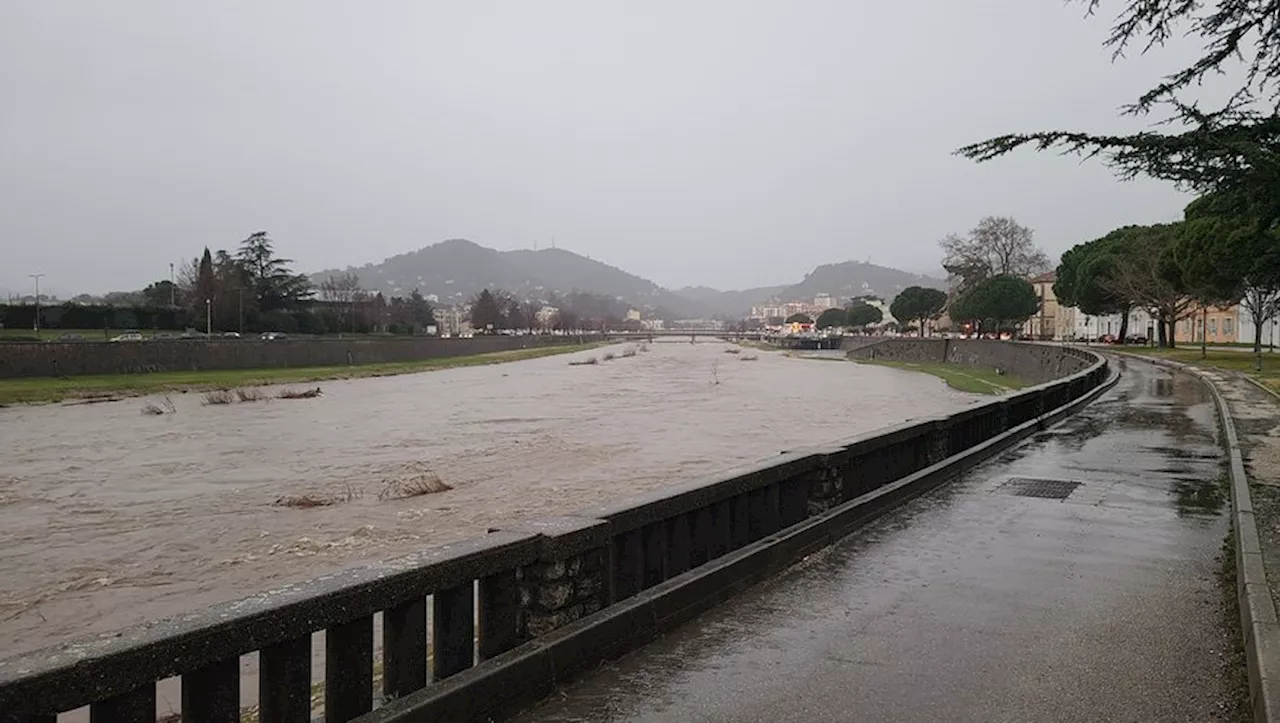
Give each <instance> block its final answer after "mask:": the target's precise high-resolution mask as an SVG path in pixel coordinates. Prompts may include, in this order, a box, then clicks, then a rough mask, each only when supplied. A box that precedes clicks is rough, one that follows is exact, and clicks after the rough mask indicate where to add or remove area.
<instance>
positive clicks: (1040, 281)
mask: <svg viewBox="0 0 1280 723" xmlns="http://www.w3.org/2000/svg"><path fill="white" fill-rule="evenodd" d="M1057 278H1058V277H1057V275H1056V274H1054V272H1052V271H1050V272H1049V273H1046V274H1040V275H1039V276H1037V277H1035V278H1033V279H1031V286H1032V288H1034V289H1035V290H1036V296H1037V297H1039V299H1040V311H1038V312H1036V314H1035V315H1034V316H1032V317H1031V318H1030V319H1027V325H1026V326H1025V327H1023V328H1024V331H1025V332H1026V334H1027V335H1028V336H1030V337H1031V338H1032V339H1042V340H1049V339H1054V338H1061V337H1060V334H1061V331H1060V330H1059V328H1058V317H1059V316H1061V313H1060V311H1061V309H1060V308H1059V307H1058V297H1057V296H1054V294H1053V282H1054V281H1056V280H1057Z"/></svg>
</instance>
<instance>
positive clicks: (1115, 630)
mask: <svg viewBox="0 0 1280 723" xmlns="http://www.w3.org/2000/svg"><path fill="white" fill-rule="evenodd" d="M1114 363H1117V364H1119V365H1120V367H1121V368H1122V370H1123V372H1124V377H1123V378H1122V380H1121V381H1120V384H1119V385H1118V386H1117V387H1116V388H1115V389H1114V390H1112V391H1111V392H1109V393H1108V394H1107V395H1106V396H1105V397H1103V398H1102V399H1101V400H1099V401H1098V402H1096V403H1095V404H1094V405H1092V406H1090V407H1089V408H1087V409H1085V410H1084V411H1082V412H1081V413H1080V414H1079V415H1077V416H1075V417H1073V418H1071V419H1069V420H1068V421H1066V422H1065V423H1064V424H1062V425H1060V426H1058V427H1055V428H1053V429H1051V430H1048V431H1046V432H1043V433H1041V434H1039V435H1037V436H1036V437H1034V438H1033V439H1031V440H1028V441H1027V442H1025V443H1024V444H1022V445H1020V446H1018V447H1016V448H1014V449H1012V450H1009V451H1008V452H1006V453H1005V454H1003V455H1002V456H1001V457H999V458H998V459H995V460H992V461H990V462H988V463H987V464H985V465H983V466H982V467H980V468H978V469H976V470H974V471H973V472H971V473H970V474H968V475H966V476H965V478H964V479H963V480H959V481H958V482H956V483H954V484H952V485H949V486H947V487H944V488H942V489H940V490H939V491H938V492H936V493H934V494H932V495H929V496H927V497H925V498H922V499H919V500H916V501H915V502H913V503H911V504H909V505H907V506H906V507H904V508H902V509H900V510H899V511H897V512H895V513H893V514H891V515H889V516H887V517H885V518H882V519H881V520H879V521H878V522H876V523H874V524H872V525H870V526H868V527H867V528H865V529H863V530H862V531H860V532H859V533H857V534H855V535H853V536H851V537H849V538H847V539H845V540H844V541H842V542H841V543H840V544H837V545H836V546H834V547H832V548H830V549H828V550H826V551H824V552H822V553H819V554H815V555H813V556H811V557H810V558H808V559H807V560H806V561H805V562H803V563H801V564H800V565H798V566H796V567H795V568H792V569H791V570H789V571H788V572H786V573H784V574H783V575H780V576H779V577H778V578H776V579H774V580H771V581H769V582H768V583H765V584H763V585H761V586H759V587H757V588H755V589H753V590H751V591H749V592H747V593H745V594H743V595H741V596H739V597H738V598H735V599H734V600H732V601H730V602H728V603H726V604H725V605H722V606H720V607H718V608H716V609H715V610H713V611H710V612H709V613H707V614H705V615H703V616H701V617H700V618H698V619H696V620H694V621H692V622H690V623H689V624H687V625H685V626H684V627H683V628H681V629H680V630H679V631H677V632H676V633H675V634H672V635H670V636H667V637H665V638H663V639H662V640H659V641H657V642H655V643H652V644H650V645H648V646H647V647H645V648H643V649H641V650H638V651H636V652H634V653H632V654H631V655H628V656H626V657H624V658H622V659H620V660H618V661H615V662H613V663H611V664H608V665H606V666H604V667H603V668H601V669H600V670H599V671H597V672H595V673H594V674H592V675H591V676H588V677H586V678H584V679H582V680H580V681H579V682H577V683H575V684H573V685H570V686H568V687H566V688H565V689H563V690H562V691H561V692H560V693H559V694H557V695H556V696H554V697H553V698H552V699H550V700H548V701H546V702H544V703H542V704H541V705H539V706H537V707H536V708H534V709H532V710H530V711H526V712H525V713H524V714H523V715H522V716H520V717H518V718H517V720H518V721H521V723H533V722H535V721H537V722H540V723H546V722H551V721H556V722H568V721H575V722H578V721H592V722H596V723H603V722H605V721H761V722H765V721H767V722H769V723H777V722H779V721H913V722H915V721H947V722H954V721H975V722H976V721H983V722H991V721H1019V722H1021V721H1081V722H1089V723H1096V722H1097V721H1218V720H1227V719H1228V718H1226V714H1225V713H1224V711H1223V706H1224V701H1226V700H1227V698H1228V695H1229V694H1228V691H1227V682H1226V678H1227V663H1226V661H1225V659H1224V655H1225V651H1224V648H1225V647H1226V645H1227V636H1226V632H1225V628H1224V625H1223V620H1224V614H1223V611H1222V607H1221V603H1220V601H1221V593H1220V589H1219V587H1218V583H1217V579H1216V575H1217V572H1218V569H1219V553H1220V549H1221V544H1222V540H1223V536H1224V535H1225V534H1226V532H1227V529H1228V528H1227V521H1226V517H1225V509H1224V505H1225V503H1226V500H1225V498H1224V496H1223V493H1222V491H1221V488H1220V487H1218V486H1217V484H1216V480H1217V478H1218V476H1219V474H1220V471H1221V470H1220V467H1219V458H1218V448H1217V446H1216V444H1215V441H1214V434H1215V426H1216V425H1215V421H1214V415H1213V409H1212V405H1211V402H1210V400H1209V398H1208V396H1207V395H1206V393H1205V392H1204V390H1203V389H1202V388H1201V387H1200V386H1199V384H1198V383H1197V382H1196V381H1195V380H1193V379H1191V378H1190V377H1187V376H1185V375H1181V374H1174V373H1172V372H1170V371H1167V370H1164V369H1160V368H1157V367H1154V366H1152V365H1149V364H1146V363H1142V362H1125V361H1119V362H1114ZM1011 477H1029V478H1044V479H1057V480H1069V481H1075V482H1081V483H1082V484H1081V485H1080V486H1079V487H1076V488H1075V489H1074V491H1072V492H1071V493H1070V495H1069V496H1068V497H1067V498H1066V499H1065V500H1062V499H1044V498H1032V497H1025V496H1019V495H1016V494H1014V491H1015V489H1014V488H1013V487H1012V486H1010V485H1005V484H1004V483H1005V482H1007V481H1008V480H1009V479H1010V478H1011Z"/></svg>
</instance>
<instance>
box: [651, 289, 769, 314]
mask: <svg viewBox="0 0 1280 723" xmlns="http://www.w3.org/2000/svg"><path fill="white" fill-rule="evenodd" d="M786 289H787V287H786V286H760V287H757V288H754V289H742V290H740V291H719V290H717V289H713V288H711V287H708V286H686V287H684V288H681V289H676V291H675V292H674V293H676V294H677V295H679V296H683V297H684V298H686V299H689V300H690V301H694V302H697V303H698V304H701V305H702V307H703V308H704V309H706V312H707V314H709V315H712V316H723V317H729V318H738V317H742V316H746V315H747V314H749V313H750V312H751V307H753V306H755V305H756V304H763V303H764V302H766V301H768V300H769V299H772V298H773V297H775V296H777V295H778V294H781V293H782V292H783V291H785V290H786Z"/></svg>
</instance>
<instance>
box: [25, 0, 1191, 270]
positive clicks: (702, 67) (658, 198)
mask: <svg viewBox="0 0 1280 723" xmlns="http://www.w3.org/2000/svg"><path fill="white" fill-rule="evenodd" d="M297 7H299V6H298V5H295V4H292V3H282V2H266V3H242V2H234V3H232V2H228V3H219V4H217V5H216V6H213V5H210V6H198V7H185V6H184V7H181V8H178V7H176V6H173V5H171V4H167V3H164V2H160V1H159V0H146V1H142V0H139V1H136V2H129V3H125V4H120V5H112V6H106V5H102V4H96V3H90V2H84V1H82V2H67V3H58V4H52V3H44V2H39V1H38V0H15V1H14V2H10V3H6V4H5V5H4V6H3V7H0V59H2V60H3V62H0V92H3V93H4V97H6V99H8V100H9V102H8V103H6V107H5V109H4V110H3V111H0V152H2V154H3V157H4V158H5V159H6V161H5V163H4V164H3V170H0V238H3V239H4V242H3V244H4V245H3V249H4V252H3V263H0V288H4V289H7V290H9V291H12V292H17V293H30V292H31V279H29V278H28V276H27V275H28V274H31V273H42V274H44V278H42V279H41V289H42V293H47V291H53V292H54V293H59V292H60V293H62V294H66V295H70V294H75V293H82V292H88V293H103V292H106V291H118V290H130V289H137V288H141V287H143V286H145V285H147V284H149V283H151V282H153V281H156V280H159V279H163V278H167V277H168V269H169V263H171V262H172V263H174V264H180V263H181V262H182V261H183V260H184V259H190V258H191V257H193V256H196V255H198V254H199V253H200V251H201V250H202V249H203V248H204V247H205V246H208V247H209V248H210V249H214V250H216V249H219V248H226V249H232V248H234V247H235V245H236V244H238V243H239V241H240V240H242V239H243V238H244V237H245V236H247V235H248V234H250V233H252V232H254V231H259V230H266V231H268V232H269V233H270V235H271V236H272V238H273V239H274V240H275V242H276V244H277V251H278V252H279V253H280V255H282V256H284V257H287V258H291V259H294V260H295V263H294V270H295V271H300V272H307V273H313V272H316V271H320V270H323V269H329V268H345V267H349V266H350V267H358V266H362V265H364V264H368V263H378V262H381V261H382V260H383V259H385V258H387V257H390V256H395V255H397V254H402V253H407V252H410V251H413V250H416V249H418V248H421V247H424V246H429V245H432V244H435V243H438V242H440V241H443V240H446V239H451V238H465V239H468V240H470V241H473V242H475V243H477V244H480V245H482V246H488V247H491V248H495V249H498V250H510V249H515V248H532V247H533V246H534V245H535V243H536V244H537V246H538V247H539V248H545V247H548V246H550V244H551V243H552V240H553V239H554V240H555V244H556V246H557V247H559V248H563V249H566V250H570V251H573V252H575V253H579V254H582V255H584V256H589V257H591V258H593V259H596V260H598V261H602V262H604V263H607V264H609V265H612V266H615V267H618V268H620V269H623V270H625V271H627V272H630V273H633V274H636V275H638V276H642V277H644V278H647V279H650V280H652V281H654V282H655V283H657V284H659V285H661V286H664V287H667V288H671V289H675V288H679V287H682V286H686V285H695V286H711V287H714V288H717V289H721V290H729V289H743V288H749V287H757V286H766V285H775V284H787V283H794V282H796V281H799V280H800V279H801V278H802V277H803V276H804V275H805V274H806V273H808V272H809V271H811V270H812V269H813V268H814V267H815V266H818V265H821V264H827V263H837V262H842V261H867V260H870V261H871V262H872V263H875V264H878V265H881V266H888V267H893V268H898V269H902V270H904V271H910V272H913V273H929V272H931V271H932V272H933V273H935V274H936V272H937V271H938V270H940V268H939V266H938V261H939V260H940V252H939V250H938V247H937V241H938V240H939V239H941V238H942V237H943V236H945V235H946V234H947V233H951V232H964V231H967V230H968V229H970V228H972V227H973V226H974V225H975V224H976V223H977V221H978V220H979V219H980V218H981V217H983V216H987V215H999V216H1012V217H1014V218H1016V219H1017V220H1018V221H1019V222H1020V223H1022V224H1024V225H1026V226H1029V227H1031V228H1033V229H1034V230H1035V232H1036V241H1037V243H1038V245H1040V246H1041V248H1043V249H1044V250H1045V251H1046V252H1047V253H1048V254H1049V256H1050V258H1051V259H1053V260H1054V261H1055V262H1056V261H1057V258H1058V256H1059V255H1060V254H1061V253H1062V252H1063V251H1064V250H1066V249H1067V248H1069V247H1070V246H1072V245H1074V244H1076V243H1079V242H1081V241H1086V240H1089V239H1092V238H1096V237H1099V236H1102V235H1103V234H1105V233H1106V232H1108V231H1109V230H1111V229H1112V228H1115V227H1118V226H1122V225H1127V224H1132V223H1152V222H1156V221H1167V220H1174V219H1176V218H1179V217H1180V215H1181V211H1182V208H1183V206H1185V205H1186V203H1187V202H1188V201H1190V199H1191V197H1190V196H1189V195H1187V194H1184V193H1182V192H1179V191H1178V190H1177V189H1175V188H1174V187H1173V186H1172V185H1171V184H1168V183H1164V182H1156V181H1151V180H1147V179H1141V180H1137V181H1133V182H1127V183H1125V182H1120V181H1118V180H1116V179H1115V178H1114V176H1113V175H1112V173H1111V171H1110V170H1109V169H1107V168H1106V167H1105V166H1104V165H1103V164H1102V163H1101V162H1099V161H1086V162H1081V161H1079V160H1078V159H1076V158H1072V157H1061V156H1057V155H1054V154H1043V153H1042V154H1035V153H1030V152H1026V153H1018V154H1016V155H1014V156H1011V157H1009V158H1005V159H1001V160H997V161H994V162H991V163H986V164H981V165H979V164H975V163H973V162H972V161H968V160H966V159H963V158H958V157H956V156H954V155H952V152H953V151H954V150H955V148H957V147H959V146H961V145H963V144H965V143H969V142H973V141H977V140H982V139H984V138H987V137H990V136H993V135H998V134H1000V133H1005V132H1011V131H1023V130H1043V129H1058V128H1061V129H1070V130H1085V129H1087V130H1090V131H1095V132H1104V133H1105V132H1122V131H1133V130H1138V129H1142V128H1146V127H1150V126H1151V125H1152V124H1154V123H1155V121H1157V120H1159V118H1156V117H1152V118H1136V119H1135V118H1121V117H1118V116H1117V108H1119V107H1120V106H1122V105H1124V104H1125V103H1128V102H1131V101H1132V100H1134V99H1135V98H1136V97H1137V96H1138V95H1139V94H1140V93H1141V92H1142V91H1143V90H1145V89H1146V88H1148V87H1150V86H1151V85H1153V84H1154V83H1155V82H1157V81H1158V80H1159V78H1160V77H1161V76H1162V75H1163V74H1165V73H1167V72H1169V71H1170V70H1171V69H1173V68H1175V67H1180V66H1181V64H1182V63H1183V61H1185V60H1187V59H1188V58H1190V57H1192V52H1190V51H1189V50H1188V49H1187V48H1186V47H1185V46H1182V47H1172V48H1168V49H1157V50H1156V51H1153V53H1152V54H1151V55H1150V56H1148V57H1140V56H1139V57H1131V58H1128V59H1123V60H1120V61H1117V62H1116V63H1114V64H1113V63H1112V62H1111V59H1110V54H1109V52H1108V51H1107V50H1106V49H1104V48H1103V47H1102V46H1101V43H1102V40H1103V39H1104V38H1105V36H1106V34H1107V31H1108V28H1109V24H1108V21H1109V16H1108V15H1106V14H1105V13H1103V14H1101V15H1100V16H1099V17H1095V18H1092V19H1085V17H1084V11H1083V8H1082V7H1081V6H1080V5H1078V4H1071V5H1066V4H1064V3H1061V2H1056V1H1045V0H1038V1H1037V2H1034V3H1028V2H1026V1H1025V0H1023V1H1022V2H1016V1H1015V0H988V1H985V2H977V1H976V0H975V1H973V2H965V3H948V2H944V1H943V0H931V1H930V2H926V3H924V4H923V5H919V6H912V7H898V6H888V5H886V6H880V5H877V6H875V7H870V8H859V7H853V6H851V5H849V4H846V3H839V2H834V1H830V0H823V1H817V0H815V1H812V2H805V3H799V4H797V5H788V6H781V5H775V4H769V3H748V4H742V3H731V2H725V1H721V2H708V3H702V4H699V5H698V6H696V7H688V6H685V5H684V4H676V3H670V2H666V3H663V2H659V3H650V4H646V5H645V6H643V7H627V8H619V7H606V6H604V5H601V4H597V3H589V2H551V3H544V4H539V5H538V6H537V7H533V6H527V5H523V4H517V3H490V4H487V5H484V6H480V5H478V4H477V5H468V6H464V7H451V6H437V5H434V4H418V3H408V2H394V3H392V2H389V3H384V4H379V5H377V6H370V7H363V6H361V7H356V6H349V5H345V4H342V3H335V2H315V3H310V4H308V5H307V6H306V12H305V13H301V12H295V11H294V10H295V9H296V8H297ZM1104 9H1105V8H1104ZM1111 11H1114V9H1111Z"/></svg>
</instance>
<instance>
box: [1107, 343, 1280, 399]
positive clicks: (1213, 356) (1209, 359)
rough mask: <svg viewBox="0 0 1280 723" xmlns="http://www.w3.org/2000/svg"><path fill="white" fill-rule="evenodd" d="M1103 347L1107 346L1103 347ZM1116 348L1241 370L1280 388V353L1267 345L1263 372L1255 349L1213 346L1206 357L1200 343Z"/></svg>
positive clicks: (1275, 388)
mask: <svg viewBox="0 0 1280 723" xmlns="http://www.w3.org/2000/svg"><path fill="white" fill-rule="evenodd" d="M1103 351H1106V350H1105V349H1103ZM1116 351H1123V352H1125V353H1127V354H1141V355H1143V356H1152V357H1159V358H1161V359H1171V360H1173V361H1179V362H1183V363H1184V364H1191V365H1193V366H1200V367H1209V368H1214V369H1223V370H1226V371H1232V372H1242V373H1244V374H1247V375H1249V376H1251V377H1253V378H1254V379H1257V380H1258V381H1260V382H1262V383H1263V384H1264V385H1266V386H1267V387H1268V388H1270V389H1271V390H1273V391H1277V392H1280V354H1273V353H1269V352H1267V351H1266V350H1265V349H1264V350H1263V352H1262V371H1260V372H1259V371H1256V370H1255V369H1254V364H1255V362H1256V357H1255V356H1254V355H1253V350H1252V349H1250V350H1249V351H1227V350H1225V349H1221V348H1219V349H1214V348H1213V347H1209V349H1208V353H1207V354H1205V356H1204V357H1201V356H1200V347H1199V346H1198V345H1197V346H1185V347H1179V348H1177V349H1152V348H1149V347H1132V346H1125V347H1117V348H1116Z"/></svg>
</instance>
